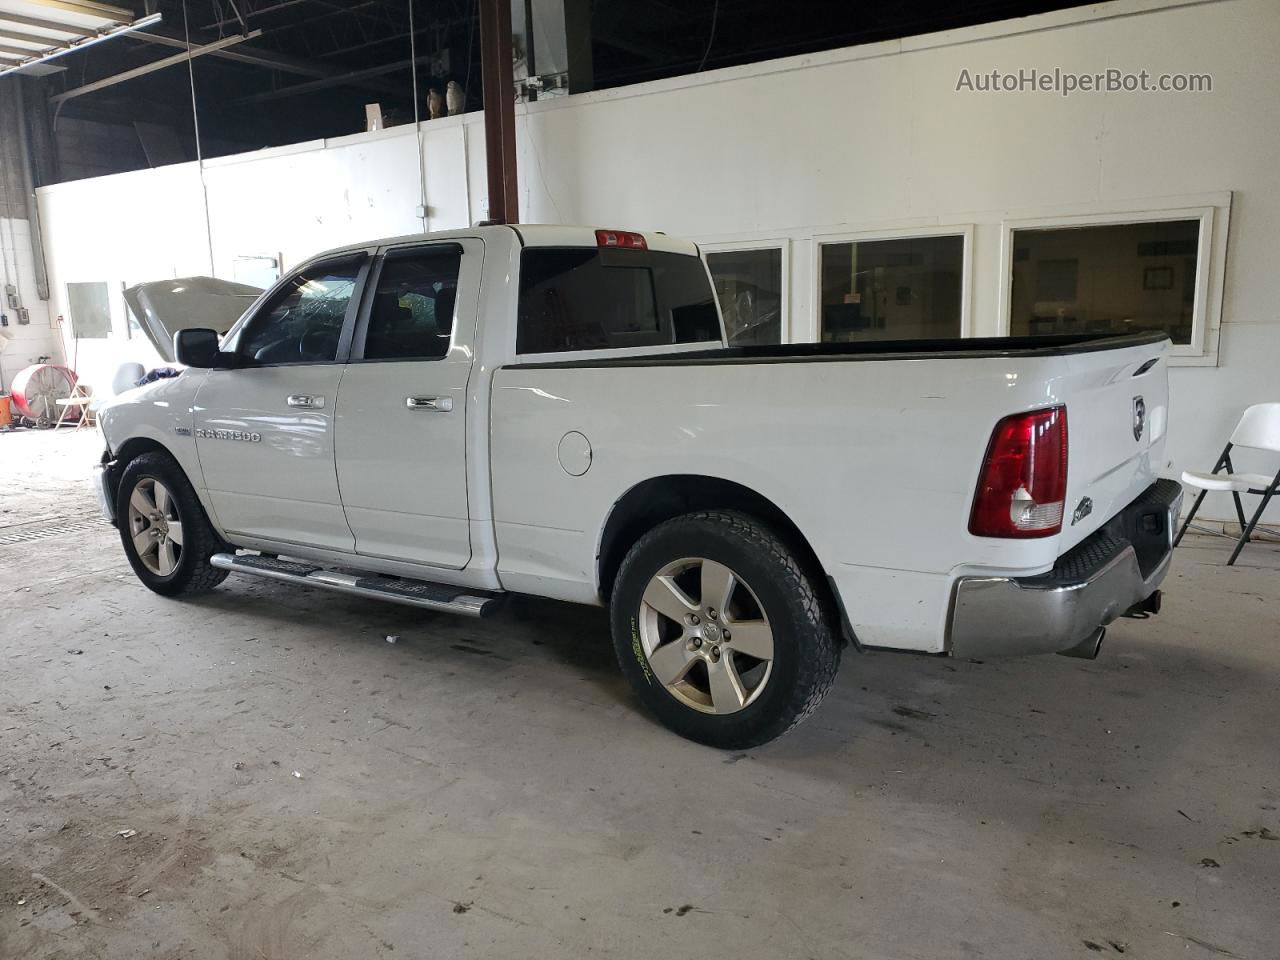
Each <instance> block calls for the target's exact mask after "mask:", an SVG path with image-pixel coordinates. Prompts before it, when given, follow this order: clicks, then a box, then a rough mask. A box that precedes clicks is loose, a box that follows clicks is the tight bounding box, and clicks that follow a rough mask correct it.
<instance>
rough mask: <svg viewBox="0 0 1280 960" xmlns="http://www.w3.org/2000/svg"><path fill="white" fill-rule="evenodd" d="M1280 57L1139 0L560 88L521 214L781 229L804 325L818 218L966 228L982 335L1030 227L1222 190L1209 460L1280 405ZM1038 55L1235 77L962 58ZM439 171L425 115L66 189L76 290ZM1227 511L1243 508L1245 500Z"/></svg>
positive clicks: (532, 136)
mask: <svg viewBox="0 0 1280 960" xmlns="http://www.w3.org/2000/svg"><path fill="white" fill-rule="evenodd" d="M1276 49H1280V4H1277V3H1275V0H1217V2H1208V3H1188V2H1185V0H1117V2H1113V3H1105V4H1100V5H1097V6H1094V7H1087V8H1080V9H1077V10H1071V11H1063V12H1060V13H1055V14H1047V15H1044V16H1040V17H1030V18H1024V19H1021V20H1016V21H1006V22H1004V23H1000V24H992V25H987V26H983V27H976V28H969V29H965V30H959V31H953V32H950V33H943V34H933V35H929V36H926V37H920V38H913V39H910V40H903V41H891V42H886V43H881V44H873V45H869V46H863V47H856V48H848V49H844V50H839V51H832V52H828V53H822V54H815V55H809V56H802V57H794V58H789V59H785V60H777V61H770V62H768V63H765V64H753V65H750V66H746V67H738V68H731V69H727V70H721V71H714V72H709V73H706V74H701V75H697V76H691V77H682V78H676V79H674V80H667V81H659V82H655V83H651V84H642V85H638V86H633V87H627V88H622V89H618V90H610V91H600V92H597V93H592V94H585V95H581V96H575V97H568V98H560V99H555V100H549V101H543V102H540V103H536V104H531V105H528V106H527V107H518V108H517V119H516V124H517V133H518V141H517V146H518V154H519V155H518V163H519V171H520V184H521V189H520V201H521V216H522V219H524V220H525V221H526V222H553V223H557V222H558V223H600V224H604V225H608V226H618V227H638V228H649V229H661V230H666V231H669V232H672V233H679V234H686V235H689V236H693V237H695V238H697V239H701V240H706V241H712V240H716V241H724V240H747V239H762V238H779V239H782V240H783V241H785V242H786V244H787V245H788V252H789V263H790V281H791V282H790V291H791V293H790V335H791V337H792V339H797V340H800V339H807V338H812V337H813V336H814V335H816V332H817V325H816V320H815V317H814V313H813V309H812V302H813V300H814V295H813V291H814V289H815V286H816V273H815V263H814V239H813V238H814V237H815V236H818V235H822V234H842V235H843V234H859V233H866V232H873V233H875V232H879V231H885V230H913V229H933V230H936V229H939V228H946V229H954V230H956V231H959V232H964V233H966V234H967V235H969V236H970V237H971V240H970V251H969V261H970V265H969V289H968V307H969V311H968V313H969V318H970V322H969V324H968V326H967V331H968V332H969V333H971V334H975V335H984V334H996V333H999V332H1002V331H1001V329H1000V318H1001V312H1002V311H1001V304H1002V300H1003V299H1004V297H1005V294H1004V293H1003V287H1002V282H1001V278H1002V276H1003V274H1004V270H1003V268H1002V264H1003V257H1005V256H1006V254H1005V253H1004V252H1003V251H1002V241H1003V239H1004V237H1005V234H1006V231H1007V229H1008V226H1009V224H1010V222H1011V221H1015V220H1022V219H1027V218H1041V217H1058V216H1067V215H1076V216H1079V215H1091V214H1094V215H1106V214H1113V213H1117V212H1121V211H1133V210H1144V209H1170V208H1183V207H1192V206H1195V207H1199V206H1206V205H1207V206H1212V207H1216V208H1217V219H1216V223H1217V225H1218V228H1219V229H1221V227H1222V226H1224V225H1225V223H1226V215H1227V213H1228V212H1229V215H1230V237H1229V250H1228V255H1227V257H1226V261H1225V270H1224V269H1223V268H1222V264H1221V263H1218V262H1216V261H1215V262H1214V263H1213V264H1212V267H1213V270H1212V272H1211V276H1216V277H1218V278H1220V280H1221V291H1220V295H1219V296H1217V297H1215V298H1214V303H1215V304H1218V303H1220V308H1221V336H1220V342H1219V350H1218V352H1217V354H1216V362H1217V365H1216V366H1200V367H1192V366H1187V367H1179V368H1177V369H1175V370H1173V371H1172V381H1173V404H1174V408H1173V412H1172V421H1171V426H1170V438H1171V440H1170V449H1169V454H1170V463H1169V464H1167V465H1166V469H1167V470H1168V471H1169V472H1171V473H1175V474H1176V472H1177V471H1178V470H1180V469H1182V468H1183V467H1201V466H1202V467H1204V468H1206V469H1207V467H1208V466H1211V465H1212V462H1213V460H1214V459H1215V457H1216V456H1217V453H1218V451H1219V449H1220V447H1221V445H1222V443H1223V442H1224V441H1225V438H1226V435H1227V434H1228V433H1229V431H1230V428H1231V426H1232V425H1233V424H1234V422H1235V419H1236V418H1237V417H1238V415H1239V412H1240V409H1241V408H1242V406H1243V405H1245V404H1246V403H1250V402H1256V401H1259V400H1266V399H1280V385H1278V384H1277V377H1276V370H1277V369H1280V363H1278V361H1280V325H1278V324H1280V271H1277V270H1276V269H1275V267H1274V265H1273V262H1272V261H1273V258H1274V256H1275V250H1276V248H1277V246H1280V180H1278V179H1277V174H1276V171H1277V169H1278V167H1280V123H1277V122H1276V113H1275V102H1276V101H1275V98H1276V95H1277V92H1278V91H1280V59H1277V57H1276V56H1275V50H1276ZM1021 67H1037V68H1040V69H1042V70H1046V69H1047V70H1052V69H1053V68H1054V67H1061V68H1062V69H1064V70H1069V71H1075V72H1078V73H1085V72H1093V71H1101V70H1106V69H1108V68H1111V67H1116V68H1120V69H1124V70H1134V71H1137V70H1141V69H1147V70H1150V71H1152V72H1153V73H1157V74H1158V73H1160V72H1164V71H1168V72H1197V73H1209V74H1211V75H1212V77H1213V83H1214V88H1213V92H1212V93H1209V94H1141V93H1118V94H1086V93H1077V94H1076V95H1074V96H1073V97H1070V98H1066V99H1064V98H1061V97H1059V96H1056V95H1053V94H1044V93H1003V94H985V95H984V94H978V93H967V92H956V90H955V87H956V81H957V78H958V76H959V74H960V71H961V69H962V68H967V69H969V70H970V71H972V72H973V73H979V72H985V71H990V70H992V69H993V68H994V69H1000V70H1005V71H1008V70H1016V69H1018V68H1021ZM422 139H423V151H424V155H425V162H424V165H423V167H422V168H421V169H425V180H426V197H427V221H426V225H427V227H428V228H430V229H441V228H446V227H456V226H464V225H466V224H467V223H469V222H472V221H474V220H476V219H479V218H481V217H483V216H484V211H485V207H486V198H485V192H486V189H485V182H484V155H483V128H482V125H481V117H480V115H479V114H472V115H469V116H468V117H465V118H449V119H446V120H436V121H431V122H429V123H426V124H424V125H423V134H422ZM419 170H420V167H419V159H418V145H417V143H416V141H415V138H414V133H413V130H412V128H396V129H392V130H388V131H383V132H380V133H375V134H362V135H358V136H354V137H347V138H343V139H341V140H337V141H328V142H315V143H311V144H302V145H298V146H296V147H291V148H283V149H280V150H273V151H264V152H262V153H259V154H246V155H241V156H237V157H230V158H223V159H221V160H217V161H211V162H209V163H207V164H206V165H205V168H204V171H203V174H204V176H203V180H204V183H203V186H202V184H201V176H200V171H199V170H198V169H197V168H196V167H195V166H194V165H192V164H187V165H180V166H176V167H169V168H164V169H161V170H155V171H149V172H143V173H136V174H124V175H120V176H116V177H105V178H100V179H98V180H92V181H82V182H78V183H73V184H62V185H58V186H55V187H50V188H45V189H42V190H41V191H40V192H39V194H40V202H41V208H42V210H43V211H44V212H45V218H46V233H47V237H48V244H49V254H50V262H51V268H52V271H53V273H54V276H55V281H56V290H55V295H56V297H64V296H65V292H64V289H65V288H64V286H63V285H64V284H65V283H66V282H67V281H69V280H82V279H110V280H115V281H117V282H118V281H120V280H129V281H137V280H142V279H156V278H158V277H165V276H173V275H182V274H184V273H193V272H208V270H209V269H210V266H209V265H210V261H211V260H212V265H213V270H214V271H215V272H216V273H217V274H218V275H222V276H230V264H231V260H232V258H234V257H235V256H237V255H251V254H264V253H265V254H268V255H275V254H277V253H279V254H283V257H284V260H285V261H286V262H292V261H296V260H298V259H301V258H302V257H304V256H306V255H309V254H310V253H313V252H315V251H317V250H320V249H323V248H326V247H330V246H334V245H337V244H341V243H348V242H352V241H358V240H362V239H369V238H374V237H379V236H388V235H395V234H400V233H407V232H412V231H417V230H421V229H422V228H423V221H422V220H421V219H419V215H418V214H419V211H418V205H419V204H420V202H421V199H420V178H419ZM203 190H207V209H208V222H207V228H208V229H207V232H206V219H205V216H204V209H205V208H204V205H203V203H202V191H203ZM1224 239H1225V238H1224ZM210 248H211V250H210ZM1221 251H1222V245H1220V246H1219V248H1218V255H1220V254H1221ZM55 304H56V306H55V312H57V311H61V310H62V309H63V307H62V306H61V301H55ZM1211 312H1212V313H1213V314H1214V316H1215V317H1216V316H1217V314H1216V310H1215V311H1211ZM1216 335H1217V331H1216V330H1212V331H1210V341H1211V342H1212V341H1213V340H1214V339H1215V338H1216ZM81 350H82V355H83V353H84V345H83V344H82V345H81ZM92 353H93V358H94V359H93V360H91V361H86V362H93V363H106V361H107V358H108V357H109V356H110V357H114V356H115V355H118V354H119V353H120V350H119V349H115V350H109V349H99V347H98V346H97V345H95V347H94V349H93V351H92ZM1214 359H1215V356H1214V354H1213V353H1212V352H1210V354H1209V356H1208V357H1207V360H1208V362H1209V363H1210V364H1212V363H1213V362H1214ZM108 376H109V374H108ZM851 415H856V412H851ZM1208 512H1209V514H1210V515H1213V516H1217V517H1222V518H1225V517H1228V516H1230V511H1229V509H1228V508H1227V501H1222V502H1214V501H1211V502H1210V507H1209V511H1208Z"/></svg>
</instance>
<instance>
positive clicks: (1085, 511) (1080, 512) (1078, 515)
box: [1071, 497, 1093, 527]
mask: <svg viewBox="0 0 1280 960" xmlns="http://www.w3.org/2000/svg"><path fill="white" fill-rule="evenodd" d="M1091 513H1093V500H1092V499H1090V498H1089V497H1082V498H1081V499H1080V502H1079V503H1078V504H1076V512H1075V513H1073V514H1072V515H1071V525H1072V526H1073V527H1074V526H1075V525H1076V524H1077V523H1079V522H1080V521H1081V520H1083V519H1084V518H1085V517H1087V516H1088V515H1089V514H1091Z"/></svg>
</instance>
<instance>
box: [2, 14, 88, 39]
mask: <svg viewBox="0 0 1280 960" xmlns="http://www.w3.org/2000/svg"><path fill="white" fill-rule="evenodd" d="M0 23H16V24H18V26H20V27H32V28H34V29H36V30H48V31H50V32H51V33H68V34H70V35H71V36H73V37H92V36H93V35H94V34H95V33H97V32H98V31H97V30H95V29H93V27H77V26H76V25H75V24H72V23H59V22H58V21H56V20H41V19H40V18H39V17H28V16H24V15H23V14H21V13H9V12H8V11H7V10H4V11H0ZM49 39H50V40H57V41H58V42H59V43H60V42H62V38H61V37H57V38H55V37H50V38H49Z"/></svg>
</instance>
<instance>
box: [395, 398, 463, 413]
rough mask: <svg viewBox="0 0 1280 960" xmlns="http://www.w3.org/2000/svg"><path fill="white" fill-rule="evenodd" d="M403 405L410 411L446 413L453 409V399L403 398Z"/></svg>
mask: <svg viewBox="0 0 1280 960" xmlns="http://www.w3.org/2000/svg"><path fill="white" fill-rule="evenodd" d="M404 405H405V406H406V407H408V408H409V409H410V410H427V411H430V412H431V413H448V412H449V411H450V410H452V409H453V397H405V398H404Z"/></svg>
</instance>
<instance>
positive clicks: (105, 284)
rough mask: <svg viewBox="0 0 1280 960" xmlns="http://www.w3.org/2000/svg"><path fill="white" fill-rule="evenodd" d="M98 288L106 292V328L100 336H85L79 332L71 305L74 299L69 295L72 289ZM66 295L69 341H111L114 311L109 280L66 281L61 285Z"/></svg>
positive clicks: (114, 320) (114, 321) (78, 324)
mask: <svg viewBox="0 0 1280 960" xmlns="http://www.w3.org/2000/svg"><path fill="white" fill-rule="evenodd" d="M94 286H100V287H102V289H103V290H104V291H105V292H106V306H107V326H106V330H105V332H103V333H102V334H101V335H97V334H95V335H93V336H88V337H87V336H85V335H84V334H82V333H81V332H80V319H79V318H77V317H76V312H77V311H76V310H75V308H74V306H73V304H72V300H73V299H74V298H73V297H72V295H71V288H72V287H94ZM63 287H64V288H65V290H66V294H67V315H68V316H70V317H71V339H72V340H111V339H112V338H113V337H114V336H115V332H116V318H115V309H114V307H113V304H112V297H111V281H110V280H68V281H67V282H66V283H64V284H63Z"/></svg>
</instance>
